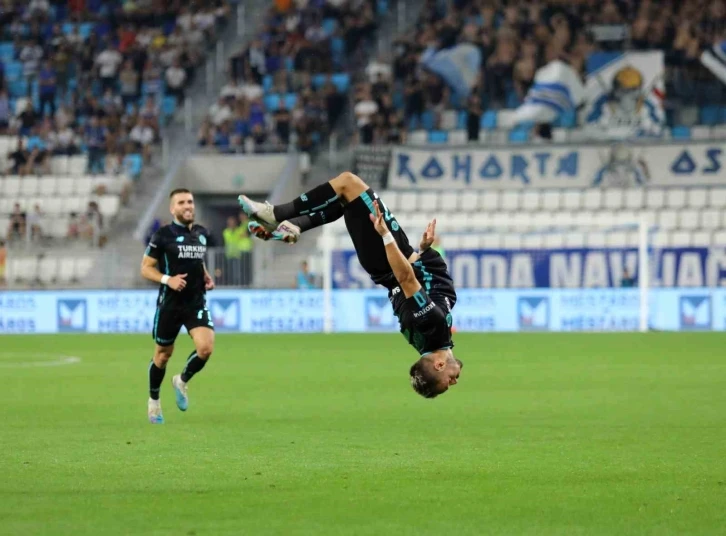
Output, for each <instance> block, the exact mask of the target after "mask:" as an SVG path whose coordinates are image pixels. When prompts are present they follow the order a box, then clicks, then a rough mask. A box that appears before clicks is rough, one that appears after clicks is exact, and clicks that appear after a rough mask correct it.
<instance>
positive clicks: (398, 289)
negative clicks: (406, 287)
mask: <svg viewBox="0 0 726 536" xmlns="http://www.w3.org/2000/svg"><path fill="white" fill-rule="evenodd" d="M400 292H401V287H395V288H394V289H393V290H392V291H391V296H395V295H396V294H399V293H400Z"/></svg>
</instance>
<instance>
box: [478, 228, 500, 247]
mask: <svg viewBox="0 0 726 536" xmlns="http://www.w3.org/2000/svg"><path fill="white" fill-rule="evenodd" d="M479 245H480V246H479V247H482V248H486V249H499V248H501V247H502V236H501V234H500V233H496V232H495V233H484V234H482V235H480V240H479Z"/></svg>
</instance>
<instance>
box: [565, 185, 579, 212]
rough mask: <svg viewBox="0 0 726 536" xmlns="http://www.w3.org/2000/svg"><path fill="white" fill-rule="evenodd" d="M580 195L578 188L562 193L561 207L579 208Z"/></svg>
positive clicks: (567, 208) (568, 208)
mask: <svg viewBox="0 0 726 536" xmlns="http://www.w3.org/2000/svg"><path fill="white" fill-rule="evenodd" d="M581 203H582V200H581V195H580V192H579V191H578V190H567V191H565V192H564V193H563V194H562V208H564V209H566V210H580V207H581Z"/></svg>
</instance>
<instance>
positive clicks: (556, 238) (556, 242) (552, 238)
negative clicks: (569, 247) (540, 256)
mask: <svg viewBox="0 0 726 536" xmlns="http://www.w3.org/2000/svg"><path fill="white" fill-rule="evenodd" d="M565 236H566V235H565V233H560V232H555V233H545V235H544V247H546V248H552V249H558V248H563V247H565Z"/></svg>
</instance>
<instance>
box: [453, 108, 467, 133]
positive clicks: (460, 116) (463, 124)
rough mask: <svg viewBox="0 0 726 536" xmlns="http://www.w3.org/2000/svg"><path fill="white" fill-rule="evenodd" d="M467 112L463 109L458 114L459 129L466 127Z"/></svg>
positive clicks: (457, 125) (457, 124) (457, 123)
mask: <svg viewBox="0 0 726 536" xmlns="http://www.w3.org/2000/svg"><path fill="white" fill-rule="evenodd" d="M467 115H468V114H467V113H466V112H465V111H464V110H461V111H460V112H459V113H458V115H457V116H456V128H457V130H462V129H465V128H466V117H467Z"/></svg>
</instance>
